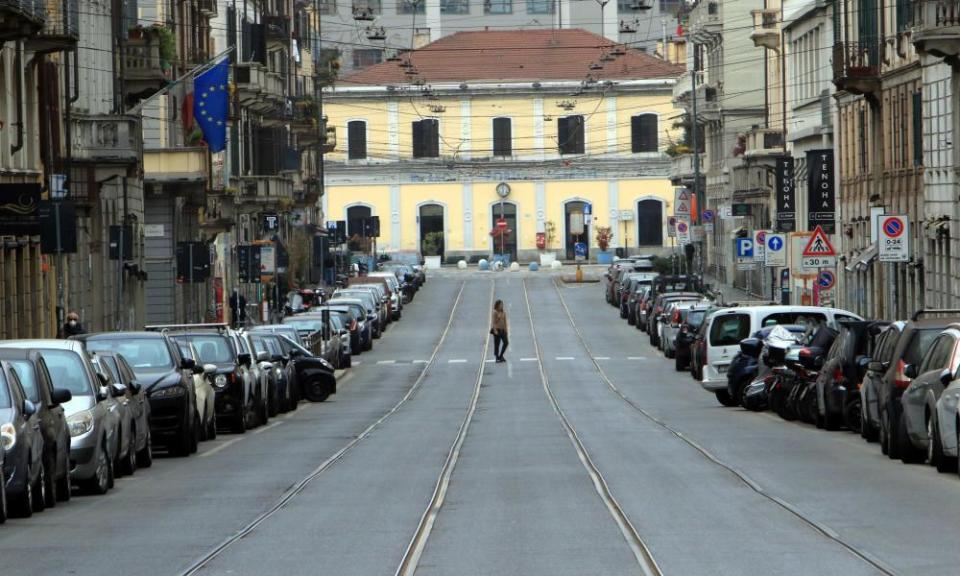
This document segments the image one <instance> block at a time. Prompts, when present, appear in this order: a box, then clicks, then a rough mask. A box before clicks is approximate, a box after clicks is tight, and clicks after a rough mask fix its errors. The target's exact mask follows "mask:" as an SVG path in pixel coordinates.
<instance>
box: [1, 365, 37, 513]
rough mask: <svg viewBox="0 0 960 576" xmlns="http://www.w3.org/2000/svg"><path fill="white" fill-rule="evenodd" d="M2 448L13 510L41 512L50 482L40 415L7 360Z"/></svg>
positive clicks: (3, 373) (3, 379)
mask: <svg viewBox="0 0 960 576" xmlns="http://www.w3.org/2000/svg"><path fill="white" fill-rule="evenodd" d="M0 448H2V450H3V453H4V454H3V456H4V457H3V476H4V480H5V483H6V496H7V498H8V502H9V505H10V511H11V512H12V513H13V514H14V515H17V516H22V517H28V516H31V515H32V514H33V513H34V512H40V511H42V510H43V509H44V508H45V507H46V505H47V498H48V497H47V488H48V483H47V470H46V462H45V461H44V448H43V434H42V433H41V432H40V415H39V414H38V408H37V406H36V405H35V404H34V403H33V402H31V401H30V399H29V398H27V394H26V392H24V390H23V386H22V385H21V384H20V378H19V377H18V376H17V372H16V371H15V370H14V369H13V367H12V366H11V365H10V363H9V362H7V361H6V360H0Z"/></svg>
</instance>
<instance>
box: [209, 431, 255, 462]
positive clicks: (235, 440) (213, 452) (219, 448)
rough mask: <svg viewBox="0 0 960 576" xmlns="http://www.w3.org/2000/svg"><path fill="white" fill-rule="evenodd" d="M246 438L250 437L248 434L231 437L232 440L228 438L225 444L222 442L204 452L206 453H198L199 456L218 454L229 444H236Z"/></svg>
mask: <svg viewBox="0 0 960 576" xmlns="http://www.w3.org/2000/svg"><path fill="white" fill-rule="evenodd" d="M244 438H248V436H237V437H236V438H233V439H231V440H227V441H226V442H224V443H223V444H221V445H219V446H215V447H214V448H211V449H210V450H208V451H206V452H204V453H202V454H197V458H206V457H207V456H213V455H214V454H216V453H217V452H219V451H221V450H223V449H224V448H226V447H227V446H232V445H234V444H236V443H237V442H239V441H241V440H243V439H244Z"/></svg>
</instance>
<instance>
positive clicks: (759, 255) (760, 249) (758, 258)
mask: <svg viewBox="0 0 960 576" xmlns="http://www.w3.org/2000/svg"><path fill="white" fill-rule="evenodd" d="M766 251H767V231H766V230H754V232H753V261H754V262H764V261H765V260H766V256H765V255H764V254H765V252H766Z"/></svg>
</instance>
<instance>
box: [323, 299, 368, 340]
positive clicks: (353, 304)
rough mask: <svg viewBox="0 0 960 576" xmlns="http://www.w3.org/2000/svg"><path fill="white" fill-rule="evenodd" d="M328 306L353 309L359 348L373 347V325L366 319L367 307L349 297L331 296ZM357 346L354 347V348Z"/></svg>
mask: <svg viewBox="0 0 960 576" xmlns="http://www.w3.org/2000/svg"><path fill="white" fill-rule="evenodd" d="M328 304H329V305H330V306H348V307H350V308H352V309H353V312H354V318H356V320H357V322H358V323H359V329H360V348H359V349H361V350H364V351H366V350H372V349H373V327H372V324H371V322H370V321H369V320H368V319H367V308H366V306H364V305H363V303H362V302H358V301H356V300H351V299H346V298H344V299H340V298H331V299H330V301H329V302H328ZM356 349H357V348H354V350H356Z"/></svg>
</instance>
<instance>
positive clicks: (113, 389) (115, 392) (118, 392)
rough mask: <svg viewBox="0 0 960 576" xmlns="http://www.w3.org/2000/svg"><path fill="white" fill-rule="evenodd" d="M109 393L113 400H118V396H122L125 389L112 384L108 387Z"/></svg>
mask: <svg viewBox="0 0 960 576" xmlns="http://www.w3.org/2000/svg"><path fill="white" fill-rule="evenodd" d="M110 393H111V395H112V396H113V397H114V398H119V397H120V396H123V395H125V394H126V393H127V387H126V386H124V385H123V384H118V383H116V382H114V383H113V384H112V385H111V386H110Z"/></svg>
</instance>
